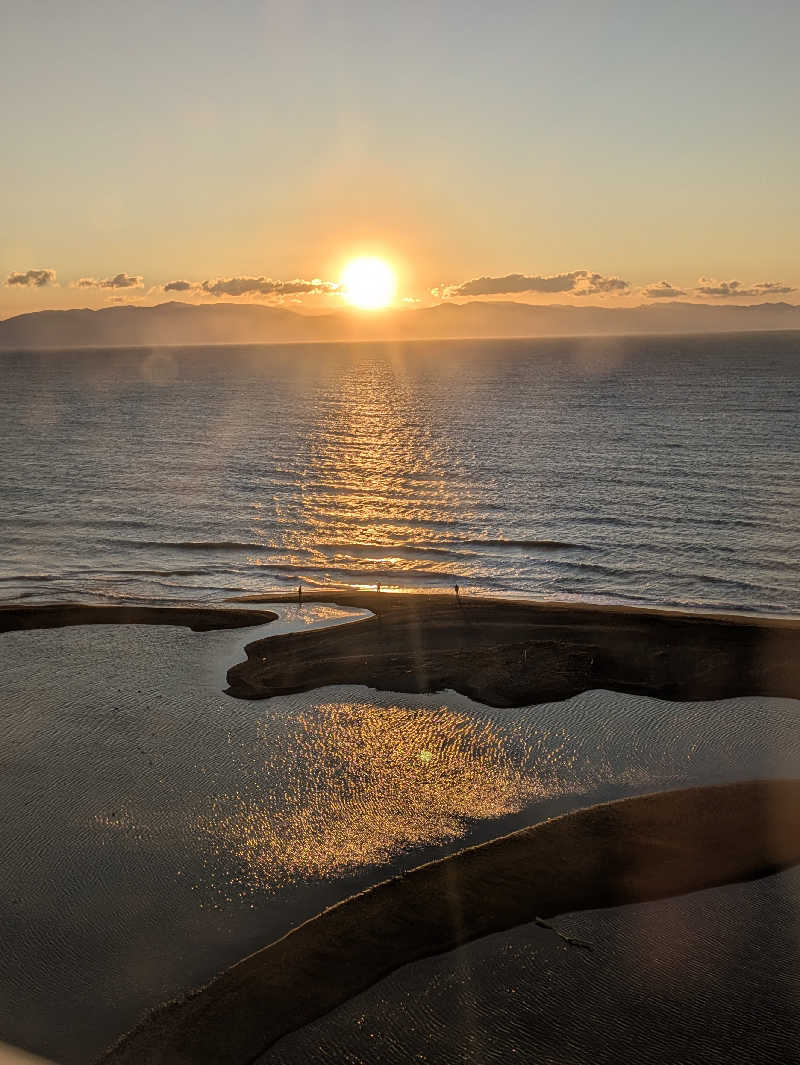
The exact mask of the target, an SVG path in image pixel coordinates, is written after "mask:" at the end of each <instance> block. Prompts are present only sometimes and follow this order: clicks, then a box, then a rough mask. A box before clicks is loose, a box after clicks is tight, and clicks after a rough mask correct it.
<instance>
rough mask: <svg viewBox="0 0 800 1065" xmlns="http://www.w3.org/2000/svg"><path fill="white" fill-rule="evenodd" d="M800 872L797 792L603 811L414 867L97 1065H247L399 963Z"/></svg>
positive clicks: (744, 793)
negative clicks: (506, 933) (506, 934)
mask: <svg viewBox="0 0 800 1065" xmlns="http://www.w3.org/2000/svg"><path fill="white" fill-rule="evenodd" d="M798 863H800V781H796V780H794V781H747V782H744V783H737V784H723V785H716V786H712V787H695V788H688V789H682V790H676V791H667V792H658V793H656V794H651V795H646V796H640V797H637V798H633V799H621V800H617V801H615V802H610V803H601V804H598V805H596V806H591V807H588V808H586V809H583V810H578V811H576V812H573V813H569V814H565V815H563V816H561V817H557V818H554V819H553V820H550V821H544V822H541V823H540V824H538V825H534V826H532V827H530V828H524V829H521V830H519V831H517V832H513V833H511V834H510V835H507V836H502V837H500V838H498V839H494V840H491V841H490V842H488V843H484V844H480V845H478V846H474V847H469V848H467V849H465V850H462V851H460V852H458V853H456V854H454V855H451V856H449V857H446V858H442V859H439V860H438V861H434V862H430V863H428V864H426V865H422V866H418V867H417V868H416V869H413V870H411V871H410V872H408V873H406V874H404V875H402V876H399V877H395V878H393V879H391V880H386V881H384V882H383V883H380V884H377V885H375V886H374V887H372V888H369V889H367V890H366V891H363V892H361V893H359V894H357V895H354V896H351V897H350V898H348V899H345V900H344V901H343V902H341V903H339V904H338V905H336V906H333V907H331V908H330V909H327V910H325V911H323V912H322V913H321V914H319V915H318V916H317V917H314V918H312V919H311V920H309V921H307V922H305V923H304V924H302V925H300V926H298V927H297V928H295V929H293V930H292V931H291V932H289V933H288V934H287V935H285V936H284V937H282V938H281V939H279V940H277V941H275V942H273V943H271V944H270V945H268V946H265V947H264V948H262V949H261V950H259V951H257V952H256V953H255V954H252V955H250V956H249V957H247V958H245V959H243V960H242V961H240V962H238V963H236V964H235V965H233V966H232V967H231V968H230V969H227V970H226V971H225V972H223V973H221V974H220V975H219V976H218V977H216V978H215V979H214V980H212V981H211V982H210V983H209V984H207V985H206V986H205V987H203V988H199V989H198V990H196V991H194V992H191V993H190V994H189V995H187V996H185V997H184V998H182V999H178V1000H175V1001H172V1002H168V1003H165V1004H163V1005H162V1006H160V1007H157V1008H156V1009H155V1010H154V1011H153V1012H151V1013H150V1014H148V1015H147V1016H146V1017H145V1018H144V1019H143V1021H142V1022H141V1023H140V1024H139V1025H138V1026H137V1027H136V1028H134V1029H133V1030H132V1031H131V1032H129V1033H128V1034H126V1035H124V1036H123V1037H122V1038H121V1040H120V1041H119V1042H118V1043H116V1044H115V1045H114V1046H113V1047H111V1048H110V1049H109V1050H108V1051H107V1052H106V1053H105V1054H104V1055H103V1057H102V1058H101V1061H102V1062H103V1063H104V1065H133V1063H137V1065H148V1063H149V1065H188V1063H190V1062H191V1063H192V1065H215V1063H218V1062H219V1061H223V1060H224V1061H226V1062H228V1063H229V1065H240V1063H241V1065H244V1063H245V1062H251V1061H253V1060H255V1059H256V1058H257V1057H258V1055H260V1054H261V1053H263V1052H264V1051H265V1050H267V1049H268V1048H269V1047H270V1046H272V1045H273V1044H274V1043H275V1042H277V1040H279V1039H280V1038H282V1036H284V1035H287V1034H288V1033H289V1032H292V1031H296V1030H297V1029H299V1028H301V1027H303V1026H305V1025H306V1024H309V1023H310V1022H311V1021H313V1020H315V1019H317V1018H318V1017H321V1016H323V1015H324V1014H326V1013H328V1012H330V1010H332V1009H334V1008H335V1007H336V1006H338V1005H340V1004H341V1003H342V1002H345V1001H347V1000H348V999H349V998H352V997H353V996H354V995H356V994H358V993H359V992H361V991H364V990H366V988H368V987H370V986H372V985H373V984H374V983H376V982H377V981H378V980H380V979H382V978H383V977H384V976H387V975H388V974H389V973H391V972H393V971H394V970H396V969H398V968H399V967H400V966H402V965H406V964H408V963H409V962H413V961H416V960H419V959H421V958H424V957H429V956H431V955H433V954H440V953H443V952H445V951H448V950H452V949H454V948H455V947H457V946H459V945H461V944H463V943H466V942H469V941H471V940H474V939H477V938H480V937H483V936H486V935H491V934H492V933H494V932H499V931H502V930H504V929H507V928H510V927H514V926H515V925H519V924H524V923H529V922H531V921H537V920H539V921H547V919H549V918H553V917H556V916H558V915H559V914H564V913H572V912H576V911H579V910H586V909H598V908H605V907H610V906H621V905H627V904H630V903H636V902H646V901H653V900H656V899H660V898H666V897H669V896H673V895H682V894H686V893H688V892H692V891H699V890H703V889H706V888H711V887H719V886H722V885H723V884H728V883H734V882H739V881H746V880H752V879H757V878H758V877H761V876H766V875H769V874H771V873H775V872H778V871H780V870H782V869H786V868H789V867H791V866H793V865H796V864H798Z"/></svg>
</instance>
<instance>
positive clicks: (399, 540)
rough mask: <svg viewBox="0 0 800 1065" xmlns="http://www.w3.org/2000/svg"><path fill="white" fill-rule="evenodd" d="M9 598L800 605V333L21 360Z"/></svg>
mask: <svg viewBox="0 0 800 1065" xmlns="http://www.w3.org/2000/svg"><path fill="white" fill-rule="evenodd" d="M0 367H1V368H2V375H3V381H4V385H5V387H4V389H3V392H2V395H1V396H0V451H1V452H2V455H3V460H2V482H1V487H0V492H1V493H2V499H3V502H4V506H3V508H2V512H1V513H0V599H3V600H5V601H13V600H21V601H27V602H35V601H36V600H37V599H40V600H43V599H48V600H53V599H67V598H68V599H83V600H88V601H115V600H117V599H119V598H133V599H137V598H144V599H158V600H179V601H184V600H214V599H221V598H224V597H225V596H227V595H230V594H234V593H236V592H255V591H260V590H262V589H289V588H293V587H295V586H296V585H297V584H298V583H299V582H301V581H302V583H303V584H305V585H326V584H342V583H344V584H374V583H375V582H377V581H380V582H381V584H382V585H383V586H386V587H389V586H394V585H396V586H400V587H409V588H410V587H416V588H422V589H431V590H433V589H437V588H448V587H449V586H451V585H452V584H453V583H455V582H458V583H459V584H460V585H462V586H463V587H465V588H467V589H470V590H476V591H478V590H479V591H482V592H488V593H496V594H515V593H517V594H522V595H525V596H531V597H544V598H556V599H570V598H579V599H589V600H600V601H604V600H606V601H607V600H612V601H622V602H629V603H633V604H636V603H639V604H646V603H656V604H665V605H670V606H687V607H703V608H713V609H730V610H747V611H760V612H770V613H786V612H789V613H798V612H800V579H798V578H800V561H799V560H798V557H797V551H796V549H797V545H798V543H799V542H800V535H798V514H800V505H799V504H800V334H796V333H795V334H776V333H771V334H739V335H723V336H703V337H649V338H625V339H608V338H602V339H596V340H592V339H569V340H563V339H561V340H550V341H542V340H537V341H533V340H531V341H508V340H497V341H473V342H470V341H429V342H420V343H403V344H399V343H398V344H391V343H363V344H358V345H345V344H341V345H335V344H330V345H283V346H258V347H232V348H226V347H214V348H162V349H116V350H102V349H94V350H90V351H64V352H56V351H47V352H38V353H31V352H19V353H5V354H2V355H0Z"/></svg>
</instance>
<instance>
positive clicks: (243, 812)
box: [200, 701, 569, 889]
mask: <svg viewBox="0 0 800 1065" xmlns="http://www.w3.org/2000/svg"><path fill="white" fill-rule="evenodd" d="M512 746H513V748H514V752H513V755H512V752H511V749H510V748H511V747H512ZM264 749H265V751H268V752H269V757H268V758H267V760H266V761H265V762H264V765H263V767H262V769H261V771H260V772H258V773H257V774H254V776H253V779H252V783H251V784H249V785H248V786H247V787H246V788H244V789H240V790H239V791H238V792H237V793H236V794H235V795H224V796H219V797H217V798H216V799H215V800H214V802H213V806H212V811H211V813H210V815H209V816H208V817H207V818H204V819H203V820H202V822H201V825H200V827H201V829H202V830H203V831H204V832H205V833H207V834H208V835H209V836H210V837H211V839H212V841H213V847H214V849H215V850H216V851H217V853H218V854H220V855H225V856H227V857H229V858H230V856H235V858H236V859H237V860H238V862H239V863H240V865H241V869H242V873H241V877H242V883H241V884H240V885H239V887H240V888H259V889H270V888H276V887H278V886H279V885H281V884H282V883H286V882H289V881H293V880H297V879H304V878H312V877H313V878H329V877H334V876H339V875H343V874H346V873H349V872H354V871H355V870H356V869H358V868H359V867H363V866H366V865H372V864H378V863H383V862H386V861H388V860H390V859H391V858H392V857H394V856H396V855H397V854H399V853H402V852H403V851H406V850H408V849H409V848H412V847H416V846H421V845H430V844H439V843H443V842H446V841H448V840H453V839H455V838H457V837H459V836H460V835H462V834H464V833H465V831H466V830H467V827H468V823H469V822H470V821H471V820H477V819H485V818H498V817H502V816H504V815H507V814H512V813H516V812H518V811H520V810H521V809H523V808H524V807H525V805H526V804H528V803H529V802H531V801H533V800H534V799H536V798H541V797H544V796H545V795H552V794H553V793H554V790H558V787H557V780H558V778H559V774H560V773H562V772H563V769H564V759H565V757H566V758H567V759H568V758H569V754H568V752H566V751H565V750H563V749H560V748H559V745H558V744H557V743H556V744H555V745H554V744H553V737H552V736H550V737H548V739H547V743H546V745H545V744H543V745H542V750H541V751H538V752H536V753H534V751H533V749H532V747H531V745H530V744H525V743H523V742H522V741H521V740H520V739H519V738H515V737H513V736H512V735H511V734H510V733H508V734H505V733H504V732H503V730H502V729H501V728H499V727H498V726H496V725H495V724H492V723H491V722H488V721H481V720H479V719H476V718H474V717H471V716H468V715H467V714H464V713H460V712H458V711H455V710H452V709H449V708H448V707H446V706H441V707H438V708H424V707H423V708H414V707H402V706H381V705H374V704H373V705H371V704H370V703H368V702H366V701H365V702H360V703H357V704H353V703H328V704H322V705H319V706H317V707H315V708H313V711H309V712H304V713H300V714H299V715H298V717H297V718H296V728H295V731H294V734H291V733H290V734H289V735H287V737H286V740H285V742H282V743H280V744H279V746H278V748H277V749H276V747H275V743H274V737H272V736H269V737H268V736H266V735H265V746H264ZM531 762H533V763H534V764H535V765H536V766H537V771H535V772H531V768H530V763H531ZM548 767H549V769H550V771H549V772H548ZM268 781H275V782H279V783H277V784H275V785H272V786H270V785H269V784H268V783H267V782H268ZM228 869H229V872H230V866H228ZM226 886H227V888H228V889H231V888H235V885H233V884H228V885H226Z"/></svg>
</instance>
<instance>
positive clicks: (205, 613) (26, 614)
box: [0, 603, 278, 632]
mask: <svg viewBox="0 0 800 1065" xmlns="http://www.w3.org/2000/svg"><path fill="white" fill-rule="evenodd" d="M277 617H278V615H277V614H276V613H275V612H274V611H272V610H259V611H254V610H243V609H241V608H240V609H238V610H237V609H236V608H230V607H222V608H221V607H199V606H198V607H171V606H90V605H87V604H85V603H45V604H39V605H36V606H16V605H10V606H0V632H15V631H19V630H21V629H58V628H63V627H64V626H65V625H180V626H184V627H186V628H188V629H191V630H192V632H209V631H211V630H212V629H241V628H245V627H247V626H249V625H263V624H265V623H266V622H268V621H274V620H275V619H276V618H277Z"/></svg>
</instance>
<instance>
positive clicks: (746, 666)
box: [228, 590, 800, 707]
mask: <svg viewBox="0 0 800 1065" xmlns="http://www.w3.org/2000/svg"><path fill="white" fill-rule="evenodd" d="M260 598H261V599H262V600H264V601H267V597H266V596H264V597H260ZM278 598H279V597H275V596H273V597H272V598H271V601H273V602H275V601H278ZM303 599H304V601H306V602H313V601H320V602H334V603H337V604H339V605H341V606H353V607H359V608H362V609H367V610H370V611H372V613H373V614H374V615H375V616H374V617H372V618H367V619H366V620H364V621H359V622H355V623H353V624H351V625H347V626H343V627H341V628H334V629H327V630H318V631H310V632H300V633H293V634H290V635H285V636H277V637H274V638H267V639H264V640H258V641H254V642H253V643H250V644H248V645H247V647H246V648H245V650H246V654H247V661H246V662H242V663H240V664H238V665H235V666H233V667H232V668H231V669H230V670H229V671H228V693H229V694H230V695H234V696H237V697H239V698H243V699H263V698H267V697H269V696H272V695H288V694H291V693H294V692H299V691H308V690H310V689H312V688H319V687H322V686H324V685H328V684H364V685H366V686H368V687H371V688H378V689H382V690H385V691H400V692H411V693H414V692H435V691H443V690H446V689H453V690H455V691H458V692H461V693H462V694H463V695H467V696H469V697H471V698H472V699H475V700H477V701H478V702H482V703H486V704H488V705H490V706H497V707H511V706H526V705H530V704H532V703H539V702H555V701H558V700H561V699H568V698H571V697H572V696H574V695H578V694H580V693H581V692H584V691H588V690H591V689H597V688H603V689H608V690H612V691H618V692H628V693H631V694H635V695H650V696H655V697H657V698H661V699H672V700H676V701H697V700H708V699H725V698H732V697H735V696H740V695H767V696H783V697H788V698H800V621H798V620H796V619H789V618H786V619H784V618H776V617H753V616H745V615H736V614H711V613H706V614H702V613H688V612H681V611H672V610H658V609H643V608H634V607H629V606H597V605H593V604H582V603H537V602H530V601H520V600H508V599H492V598H488V597H471V596H465V595H463V594H462V595H460V596H458V597H456V596H455V595H454V594H450V595H444V594H426V595H418V594H392V593H386V592H380V593H378V592H357V591H341V592H338V591H335V592H334V591H331V590H326V591H324V592H320V593H314V594H313V595H308V594H305V593H304V596H303ZM258 600H259V597H255V596H252V597H248V601H251V602H253V601H258ZM295 601H296V596H295Z"/></svg>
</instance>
